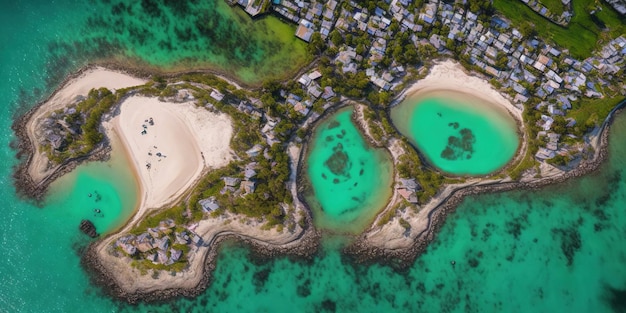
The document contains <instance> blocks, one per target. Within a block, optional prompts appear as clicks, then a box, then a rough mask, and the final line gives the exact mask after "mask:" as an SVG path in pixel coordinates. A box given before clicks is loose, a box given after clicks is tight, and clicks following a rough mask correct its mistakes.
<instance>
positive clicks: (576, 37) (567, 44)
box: [493, 0, 626, 59]
mask: <svg viewBox="0 0 626 313" xmlns="http://www.w3.org/2000/svg"><path fill="white" fill-rule="evenodd" d="M572 3H573V8H574V17H573V18H572V20H571V21H570V24H569V26H568V27H567V28H565V27H561V26H558V25H556V24H554V23H552V22H550V21H548V20H547V19H545V18H543V17H542V16H540V15H539V14H537V13H535V12H534V11H533V10H531V9H530V8H529V7H527V6H526V5H525V4H524V3H522V2H521V1H516V0H494V2H493V6H494V8H495V9H496V10H497V11H498V12H500V13H501V14H503V15H504V16H506V17H507V18H508V19H510V20H511V21H512V22H513V24H514V26H519V25H523V24H526V23H531V24H533V25H534V26H535V27H534V29H535V30H536V31H537V34H538V35H539V37H541V38H543V39H546V40H551V41H553V42H554V43H556V44H558V45H559V46H561V47H563V48H567V49H569V51H570V53H571V54H572V56H574V57H576V58H580V59H584V58H587V57H588V56H590V55H591V52H592V51H593V50H595V49H596V47H598V46H599V44H602V43H605V42H607V41H608V40H609V39H610V38H614V37H617V36H619V35H621V34H624V33H626V21H624V19H621V18H620V17H619V15H618V14H617V13H616V12H615V11H614V10H613V8H611V7H610V6H608V5H606V4H605V3H604V2H603V1H600V2H596V1H594V0H574V1H572ZM596 7H598V8H602V10H601V11H599V12H597V13H596V14H595V15H596V17H597V18H598V20H599V21H601V23H604V24H605V25H606V27H607V28H608V29H609V30H608V31H602V28H601V27H600V26H598V25H597V24H596V23H595V22H594V21H593V20H592V16H591V15H590V14H589V12H591V10H593V9H594V8H596Z"/></svg>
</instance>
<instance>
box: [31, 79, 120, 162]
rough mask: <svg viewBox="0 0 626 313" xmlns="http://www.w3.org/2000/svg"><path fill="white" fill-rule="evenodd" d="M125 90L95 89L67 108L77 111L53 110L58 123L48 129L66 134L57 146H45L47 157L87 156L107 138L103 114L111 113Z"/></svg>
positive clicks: (57, 160)
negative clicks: (101, 127)
mask: <svg viewBox="0 0 626 313" xmlns="http://www.w3.org/2000/svg"><path fill="white" fill-rule="evenodd" d="M126 92H127V90H126V89H121V90H119V91H118V92H116V93H115V94H113V93H111V91H109V90H108V89H106V88H100V89H92V90H91V91H90V92H89V94H88V96H87V98H86V99H85V100H83V101H81V102H79V103H78V104H77V105H76V106H71V107H69V108H68V110H75V112H73V113H69V111H68V113H67V114H65V113H63V111H61V110H59V111H57V112H54V115H53V116H51V118H53V119H55V122H54V123H55V124H54V125H53V126H51V128H49V129H50V130H53V131H54V133H55V134H57V135H61V134H63V135H64V136H65V137H64V138H62V141H61V144H60V146H59V147H57V148H56V149H55V148H53V147H52V145H51V143H49V142H47V143H46V144H44V145H43V146H42V150H43V151H44V152H45V153H46V155H47V156H48V158H49V159H50V160H51V161H52V162H54V163H56V164H61V163H62V162H64V161H66V160H68V159H73V158H79V157H84V156H87V155H89V154H90V153H91V152H93V150H94V149H95V148H96V147H97V145H99V144H100V143H102V141H103V140H104V134H103V133H101V132H100V130H99V129H100V121H101V120H102V116H103V115H104V114H106V113H108V112H109V111H110V110H111V107H113V105H115V104H116V103H117V102H118V101H119V100H120V99H121V97H123V96H124V95H125V94H126Z"/></svg>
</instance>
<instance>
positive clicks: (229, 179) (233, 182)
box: [222, 177, 241, 187]
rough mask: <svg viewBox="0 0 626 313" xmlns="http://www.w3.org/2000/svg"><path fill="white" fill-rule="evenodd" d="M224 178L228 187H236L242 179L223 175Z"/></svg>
mask: <svg viewBox="0 0 626 313" xmlns="http://www.w3.org/2000/svg"><path fill="white" fill-rule="evenodd" d="M222 180H224V185H225V186H226V187H236V186H237V185H239V182H240V181H241V179H239V178H236V177H222Z"/></svg>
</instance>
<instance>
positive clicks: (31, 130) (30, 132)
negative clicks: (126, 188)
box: [11, 65, 147, 201]
mask: <svg viewBox="0 0 626 313" xmlns="http://www.w3.org/2000/svg"><path fill="white" fill-rule="evenodd" d="M84 78H87V79H84ZM145 82H147V80H146V79H142V78H136V77H133V76H131V75H130V74H128V73H127V72H124V71H120V70H109V69H106V68H103V67H100V66H95V65H90V66H86V67H84V68H81V69H80V70H79V71H77V72H76V73H73V74H71V75H69V76H68V77H67V78H66V79H65V80H64V81H63V82H62V83H61V84H59V86H58V87H57V88H56V89H55V90H54V91H53V92H52V94H50V96H49V97H47V98H46V99H45V100H43V101H41V102H40V103H38V104H37V105H35V106H34V107H33V108H31V109H30V110H28V111H27V112H26V113H25V114H23V115H22V116H20V117H18V118H16V120H15V121H14V123H13V124H12V125H11V128H12V129H13V131H14V132H15V134H16V141H15V142H16V143H15V148H16V150H17V153H16V158H17V159H18V160H20V162H19V163H18V165H17V166H16V169H15V171H14V174H13V180H14V185H15V186H16V189H17V192H18V194H21V195H23V196H26V197H29V198H33V199H35V200H36V201H41V200H42V199H43V196H44V195H45V192H46V190H47V188H48V186H49V184H50V183H51V182H52V181H54V180H55V179H56V178H58V177H60V176H62V175H64V174H66V173H68V172H70V171H72V170H73V169H74V168H76V166H78V165H79V164H80V163H82V162H85V161H96V160H99V161H105V160H107V159H108V157H109V153H110V149H111V147H110V143H109V142H108V141H109V139H108V138H105V140H104V141H103V143H102V144H101V145H99V146H98V147H96V148H95V149H94V151H92V152H91V153H90V154H89V155H86V156H84V157H80V158H75V159H69V160H67V161H65V162H63V164H60V165H57V166H51V165H49V164H47V162H46V161H47V158H46V157H45V156H43V155H42V152H41V151H39V144H38V143H37V142H35V141H36V140H37V139H36V138H42V137H41V134H38V133H37V130H38V127H37V126H38V125H39V124H40V122H41V121H42V120H43V119H44V118H45V117H46V116H47V115H48V114H50V113H51V112H53V111H54V110H56V109H60V108H63V107H65V106H66V105H68V104H70V103H75V102H76V101H77V99H79V98H77V97H81V96H83V97H84V96H86V95H87V93H88V92H89V91H90V90H91V89H92V88H100V87H107V88H111V89H117V88H125V87H130V86H135V85H136V84H137V83H140V85H143V84H145ZM24 157H26V158H25V159H24ZM44 162H46V163H44Z"/></svg>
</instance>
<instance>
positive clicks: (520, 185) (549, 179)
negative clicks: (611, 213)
mask: <svg viewBox="0 0 626 313" xmlns="http://www.w3.org/2000/svg"><path fill="white" fill-rule="evenodd" d="M624 107H626V101H622V102H621V103H620V104H619V105H618V106H617V107H616V108H614V109H613V111H612V114H610V115H609V116H608V117H607V118H606V119H605V121H604V123H603V124H602V126H601V128H600V130H599V132H598V134H597V135H596V136H595V137H594V138H593V139H592V141H593V142H594V143H595V144H594V146H595V147H597V148H596V150H595V153H594V157H593V158H592V159H589V160H584V161H583V162H581V163H580V164H579V165H578V166H577V167H576V168H574V169H572V170H570V171H567V172H564V171H561V170H558V169H556V168H553V167H551V166H549V165H544V168H545V170H544V169H542V173H544V174H545V173H547V175H544V177H542V178H539V179H538V178H535V177H534V175H529V174H528V173H525V174H524V175H523V176H522V178H521V179H520V180H519V181H512V180H510V179H509V178H506V179H494V180H484V179H474V180H472V181H469V182H466V183H463V184H457V185H447V186H445V187H443V189H442V190H441V191H440V192H439V193H438V194H437V195H436V196H435V197H434V198H433V199H431V201H430V202H429V203H427V204H426V205H425V206H423V207H422V208H421V210H420V211H419V212H418V213H417V214H415V215H411V214H410V212H406V211H409V210H405V212H402V213H401V214H402V217H403V218H404V219H405V220H407V221H409V223H410V224H411V230H410V233H409V235H408V236H406V235H405V229H404V228H403V227H402V226H401V225H399V222H398V220H399V219H397V218H394V220H393V222H389V223H387V224H385V225H384V226H382V227H376V226H372V227H370V229H368V230H367V231H365V232H364V233H363V234H361V235H360V236H358V237H356V238H355V240H354V242H353V243H352V244H350V245H349V246H347V247H346V248H345V249H344V251H343V252H344V254H346V255H347V256H349V257H351V258H352V259H354V260H355V261H356V262H359V263H373V262H382V263H385V264H388V265H391V266H392V267H395V268H399V269H403V268H406V267H408V266H410V264H412V263H413V261H414V260H415V259H416V258H417V257H418V256H419V255H420V254H422V253H423V252H424V251H425V250H426V248H427V247H428V245H429V244H430V242H432V241H433V239H434V238H435V236H436V235H437V233H438V231H439V230H440V229H441V227H442V225H443V223H444V222H445V220H446V217H447V215H448V214H450V213H451V212H453V211H454V210H455V209H456V207H457V206H458V205H459V204H460V203H461V202H462V201H463V199H464V198H465V197H466V196H469V195H478V194H484V193H495V192H504V191H510V190H536V189H539V188H542V187H545V186H548V185H553V184H558V183H561V182H564V181H566V180H568V179H571V178H575V177H580V176H583V175H586V174H589V173H592V172H594V171H596V170H597V169H598V168H599V167H600V165H602V164H603V162H604V161H605V160H606V158H607V155H608V135H609V129H610V125H611V122H612V121H613V118H614V116H615V115H616V114H619V113H621V111H623V110H624ZM382 214H384V212H382V213H381V214H380V215H382ZM380 215H379V216H380ZM395 217H398V213H396V215H395Z"/></svg>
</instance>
